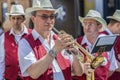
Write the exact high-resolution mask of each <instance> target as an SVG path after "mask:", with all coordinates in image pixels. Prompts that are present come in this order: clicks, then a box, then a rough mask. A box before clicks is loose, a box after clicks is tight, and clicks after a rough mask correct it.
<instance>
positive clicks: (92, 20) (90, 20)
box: [83, 19, 96, 22]
mask: <svg viewBox="0 0 120 80" xmlns="http://www.w3.org/2000/svg"><path fill="white" fill-rule="evenodd" d="M83 22H96V20H95V19H84V21H83Z"/></svg>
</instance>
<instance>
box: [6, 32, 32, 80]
mask: <svg viewBox="0 0 120 80" xmlns="http://www.w3.org/2000/svg"><path fill="white" fill-rule="evenodd" d="M29 32H30V31H29ZM9 33H10V31H8V32H6V33H5V41H4V47H5V75H4V78H5V79H8V80H17V78H18V76H19V77H20V78H21V80H23V79H22V76H21V74H20V68H19V62H18V45H17V44H16V42H15V39H14V36H13V35H12V34H11V35H9ZM25 35H26V34H24V35H23V36H22V37H24V36H25Z"/></svg>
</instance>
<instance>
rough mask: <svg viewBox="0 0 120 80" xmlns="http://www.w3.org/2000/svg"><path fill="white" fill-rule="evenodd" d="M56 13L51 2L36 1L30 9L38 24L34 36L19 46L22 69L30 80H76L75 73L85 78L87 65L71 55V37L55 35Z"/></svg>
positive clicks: (29, 11) (23, 40) (33, 18)
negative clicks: (84, 67)
mask: <svg viewBox="0 0 120 80" xmlns="http://www.w3.org/2000/svg"><path fill="white" fill-rule="evenodd" d="M56 11H57V10H56V9H53V7H52V4H51V2H50V0H34V1H33V7H31V8H27V9H26V12H27V13H28V14H29V13H30V14H31V20H32V22H33V24H34V28H33V30H32V33H31V34H30V35H28V36H27V37H25V38H24V39H22V40H21V41H20V43H19V62H20V68H21V72H22V74H23V75H24V76H25V79H27V80H33V79H36V80H72V78H71V72H73V73H74V74H75V75H77V76H80V75H82V74H83V67H82V66H83V64H82V63H80V64H79V61H78V59H77V58H76V57H75V56H74V54H73V53H71V54H69V53H68V50H70V51H71V49H72V50H73V48H74V47H73V42H70V41H71V39H72V38H71V36H70V35H67V34H58V36H57V35H56V34H55V33H54V32H53V31H52V28H53V26H54V24H55V13H56ZM30 14H29V15H30ZM23 46H24V47H23Z"/></svg>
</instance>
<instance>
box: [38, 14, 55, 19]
mask: <svg viewBox="0 0 120 80" xmlns="http://www.w3.org/2000/svg"><path fill="white" fill-rule="evenodd" d="M36 16H38V17H41V18H42V19H43V20H47V19H48V18H50V19H51V20H52V19H55V17H56V16H55V14H52V15H50V16H48V15H46V14H42V15H36Z"/></svg>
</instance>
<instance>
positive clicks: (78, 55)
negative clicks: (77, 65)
mask: <svg viewBox="0 0 120 80" xmlns="http://www.w3.org/2000/svg"><path fill="white" fill-rule="evenodd" d="M53 30H54V31H55V32H56V33H57V34H67V33H66V32H65V31H63V30H62V31H58V30H57V29H56V28H55V27H53ZM71 41H73V42H74V44H73V45H74V46H76V47H77V48H78V49H79V50H81V51H82V52H83V53H84V54H85V55H86V56H87V60H88V61H87V62H92V61H93V60H94V56H92V55H91V54H90V53H89V52H88V51H87V50H85V49H84V48H83V47H82V46H81V45H80V44H79V43H78V42H76V41H74V40H71ZM76 57H77V58H78V60H79V61H80V62H82V61H83V60H84V56H83V55H80V54H79V53H78V54H77V55H76ZM81 60H82V61H81ZM93 67H94V66H93ZM86 79H87V80H94V71H92V73H91V76H87V77H86Z"/></svg>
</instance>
